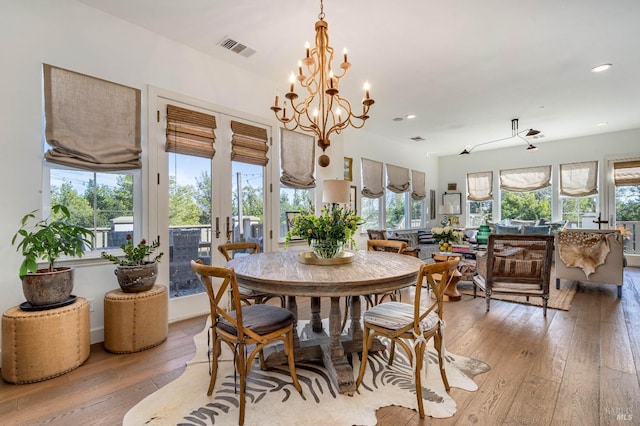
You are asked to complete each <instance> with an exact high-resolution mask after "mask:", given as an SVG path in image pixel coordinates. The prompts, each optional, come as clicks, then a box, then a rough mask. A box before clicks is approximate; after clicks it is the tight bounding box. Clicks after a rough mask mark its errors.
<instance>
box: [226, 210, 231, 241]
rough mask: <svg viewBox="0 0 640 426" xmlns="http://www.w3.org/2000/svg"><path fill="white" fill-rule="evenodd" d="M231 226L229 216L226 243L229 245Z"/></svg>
mask: <svg viewBox="0 0 640 426" xmlns="http://www.w3.org/2000/svg"><path fill="white" fill-rule="evenodd" d="M231 234H232V231H231V226H230V224H229V216H227V242H228V243H230V242H231Z"/></svg>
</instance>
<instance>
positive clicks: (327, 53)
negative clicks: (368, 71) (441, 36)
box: [271, 0, 375, 167]
mask: <svg viewBox="0 0 640 426" xmlns="http://www.w3.org/2000/svg"><path fill="white" fill-rule="evenodd" d="M318 19H319V20H318V21H317V22H316V26H315V29H316V41H315V46H314V47H313V48H310V46H309V43H307V44H306V46H305V50H306V54H305V57H304V58H303V59H302V60H300V61H299V62H298V75H297V76H296V75H295V74H294V73H293V72H292V73H291V76H290V77H289V92H287V93H286V94H285V95H284V97H285V98H286V99H287V100H288V101H289V102H290V108H291V109H290V113H291V116H289V117H288V116H287V112H288V111H287V107H288V106H287V101H285V102H284V103H283V106H282V107H280V104H279V99H278V98H279V97H278V95H277V94H276V99H275V103H274V105H273V106H272V107H271V110H272V111H273V112H274V114H275V116H276V118H277V119H278V121H280V122H281V123H283V124H284V127H285V128H286V129H288V130H295V129H297V128H300V129H302V130H304V131H307V132H312V133H314V134H315V135H316V136H317V138H318V146H319V147H320V148H322V151H323V154H322V155H321V156H320V157H319V158H318V164H319V165H320V166H322V167H327V166H328V165H329V161H330V160H329V156H327V155H326V154H324V152H325V150H326V149H327V148H328V147H329V145H330V144H331V142H330V140H329V137H330V136H331V134H332V133H336V134H340V132H341V131H342V130H343V129H345V128H347V127H348V126H351V127H353V128H356V129H359V128H361V127H363V126H364V123H365V121H366V120H367V119H368V118H369V115H368V113H369V108H370V107H371V105H373V104H374V102H375V101H374V100H373V99H372V98H371V97H370V94H369V89H370V87H369V83H365V84H364V98H363V99H362V114H360V115H357V114H356V113H354V112H353V111H352V109H351V103H350V102H349V100H348V99H346V98H343V97H342V96H340V91H339V87H340V81H341V79H342V78H343V77H344V76H345V75H346V74H347V70H348V69H349V68H350V67H351V64H350V63H349V61H348V60H347V50H346V49H345V50H344V53H343V55H342V59H343V61H342V63H341V64H340V68H341V69H342V72H341V73H340V74H334V72H333V69H332V67H331V63H332V62H333V54H334V52H333V48H332V47H331V46H329V33H328V27H329V26H328V24H327V22H326V21H325V20H324V11H323V2H322V0H321V1H320V14H319V15H318ZM303 68H304V69H303ZM296 79H297V80H298V81H299V82H300V85H301V86H302V88H303V89H306V91H307V92H308V96H307V97H306V98H304V99H302V100H300V101H297V99H298V94H297V93H296V92H295V81H296Z"/></svg>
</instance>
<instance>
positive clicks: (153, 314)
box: [104, 284, 169, 354]
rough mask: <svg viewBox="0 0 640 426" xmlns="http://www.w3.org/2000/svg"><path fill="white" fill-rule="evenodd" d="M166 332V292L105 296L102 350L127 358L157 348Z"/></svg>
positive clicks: (157, 289) (160, 287) (155, 290)
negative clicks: (126, 356)
mask: <svg viewBox="0 0 640 426" xmlns="http://www.w3.org/2000/svg"><path fill="white" fill-rule="evenodd" d="M168 332H169V299H168V292H167V288H166V287H165V286H163V285H157V284H156V285H154V286H153V288H152V289H151V290H148V291H143V292H140V293H125V292H123V291H122V290H119V289H118V290H112V291H110V292H108V293H107V294H106V295H105V296H104V347H105V349H106V350H108V351H109V352H113V353H119V354H126V353H131V352H138V351H142V350H145V349H149V348H152V347H154V346H157V345H159V344H160V343H162V342H164V341H165V340H166V339H167V333H168Z"/></svg>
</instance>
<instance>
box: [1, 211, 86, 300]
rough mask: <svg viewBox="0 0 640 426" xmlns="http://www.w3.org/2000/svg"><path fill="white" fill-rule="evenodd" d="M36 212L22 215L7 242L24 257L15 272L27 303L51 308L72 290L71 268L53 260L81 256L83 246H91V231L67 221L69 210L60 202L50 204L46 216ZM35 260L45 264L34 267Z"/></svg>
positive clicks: (68, 296)
mask: <svg viewBox="0 0 640 426" xmlns="http://www.w3.org/2000/svg"><path fill="white" fill-rule="evenodd" d="M36 212H37V210H34V211H32V212H31V213H29V214H27V215H25V216H24V217H23V218H22V220H21V222H20V223H21V225H20V229H18V232H16V234H15V235H14V236H13V238H12V239H11V244H12V245H16V243H17V247H16V250H17V251H19V252H20V253H22V255H23V256H24V260H23V261H22V264H21V265H20V271H19V275H20V279H21V280H22V291H23V293H24V296H25V298H26V299H27V302H29V303H30V304H31V305H32V306H33V307H55V306H56V305H59V304H62V303H66V302H67V301H68V300H69V299H70V297H71V291H72V290H73V269H72V268H70V267H56V266H55V262H56V260H58V259H59V258H60V256H62V255H65V256H71V257H82V255H83V254H84V250H85V248H86V247H87V246H91V240H90V239H91V238H93V232H92V231H90V230H89V229H86V228H83V227H81V226H76V225H73V224H71V223H70V219H71V214H70V213H69V209H67V207H65V206H63V205H59V204H56V205H54V206H52V207H51V215H50V216H49V218H48V219H40V220H37V219H36V215H35V213H36ZM56 217H57V219H56ZM34 220H35V221H36V222H35V223H31V222H32V221H34ZM20 238H22V239H21V240H20V241H19V242H18V240H19V239H20ZM38 260H42V261H44V262H46V263H47V264H48V265H47V267H46V268H41V269H38Z"/></svg>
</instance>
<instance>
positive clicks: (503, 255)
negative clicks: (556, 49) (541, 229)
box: [473, 234, 554, 317]
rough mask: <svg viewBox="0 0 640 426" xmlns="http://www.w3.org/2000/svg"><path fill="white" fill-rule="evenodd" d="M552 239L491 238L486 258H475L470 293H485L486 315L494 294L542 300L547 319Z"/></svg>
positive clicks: (507, 236)
mask: <svg viewBox="0 0 640 426" xmlns="http://www.w3.org/2000/svg"><path fill="white" fill-rule="evenodd" d="M553 242H554V237H553V235H522V234H490V235H489V241H488V244H487V253H486V255H485V256H478V257H477V271H478V274H477V275H476V276H474V277H473V285H474V286H473V293H474V297H475V296H476V292H477V289H478V288H480V289H482V290H483V291H484V294H485V298H486V300H487V312H489V308H490V304H491V296H492V295H494V294H508V295H512V296H525V297H526V298H527V300H529V297H532V296H533V297H541V298H542V309H543V315H544V316H545V317H546V316H547V302H548V301H549V281H550V279H551V266H552V261H553Z"/></svg>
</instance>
